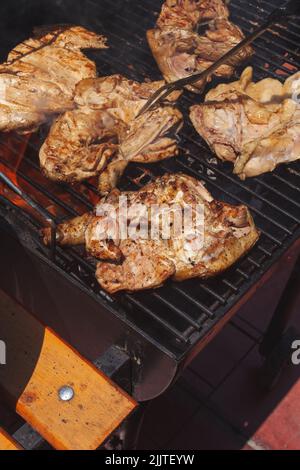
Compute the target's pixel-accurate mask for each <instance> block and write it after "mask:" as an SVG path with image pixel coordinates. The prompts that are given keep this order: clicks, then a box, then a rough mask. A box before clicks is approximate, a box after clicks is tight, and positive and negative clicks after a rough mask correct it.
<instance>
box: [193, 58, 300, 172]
mask: <svg viewBox="0 0 300 470" xmlns="http://www.w3.org/2000/svg"><path fill="white" fill-rule="evenodd" d="M252 76H253V71H252V68H251V67H248V68H247V69H245V70H244V72H243V74H242V76H241V78H240V80H239V81H236V82H233V83H229V84H221V85H219V86H217V87H216V88H215V89H213V90H210V91H209V93H208V94H207V95H206V97H205V102H204V103H203V104H200V105H196V106H193V107H192V108H191V113H190V117H191V120H192V122H193V124H194V126H195V128H196V130H197V131H198V132H199V134H200V135H201V136H202V137H203V138H204V139H205V140H206V142H207V143H208V144H209V146H210V147H211V149H212V150H213V151H214V152H215V153H216V155H217V156H218V157H219V158H220V159H221V160H227V161H231V162H233V163H234V173H235V174H237V175H238V176H239V177H240V178H241V179H245V178H247V177H251V176H257V175H259V174H261V173H265V172H267V171H272V170H274V169H275V168H276V166H277V165H279V164H280V163H283V162H291V161H294V160H297V159H299V158H300V133H299V128H300V105H299V102H298V101H297V99H296V98H297V90H299V80H300V73H297V74H295V75H293V76H292V77H290V78H288V79H287V80H286V82H285V83H284V84H282V83H281V82H280V81H279V80H275V79H273V78H267V79H264V80H261V81H260V82H257V83H254V82H253V81H252ZM298 93H299V91H298Z"/></svg>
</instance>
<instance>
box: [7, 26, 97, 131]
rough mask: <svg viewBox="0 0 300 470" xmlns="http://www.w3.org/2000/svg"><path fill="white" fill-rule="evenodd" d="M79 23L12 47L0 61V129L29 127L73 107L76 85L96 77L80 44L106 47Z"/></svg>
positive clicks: (28, 129)
mask: <svg viewBox="0 0 300 470" xmlns="http://www.w3.org/2000/svg"><path fill="white" fill-rule="evenodd" d="M105 42H106V40H105V38H104V37H103V36H100V35H98V34H96V33H93V32H91V31H88V30H86V29H84V28H82V27H80V26H73V27H69V28H67V29H66V28H65V29H62V28H60V29H53V31H51V32H49V33H45V34H43V35H40V36H39V37H35V38H31V39H28V40H26V41H24V42H23V43H21V44H19V45H18V46H16V47H15V48H14V49H13V50H12V51H11V52H10V53H9V55H8V58H7V61H6V62H5V63H3V64H1V65H0V131H11V130H18V131H22V132H24V131H30V130H32V129H35V128H37V127H38V126H39V125H40V124H41V123H42V122H44V121H45V120H46V119H47V117H49V116H50V115H52V114H57V113H61V112H64V111H66V110H68V109H72V108H73V107H74V103H73V96H74V91H75V86H76V84H77V83H78V82H80V81H81V80H83V79H85V78H89V77H91V78H92V77H96V66H95V64H94V62H92V61H91V60H89V59H88V58H87V57H86V56H85V55H84V54H83V52H82V51H81V49H86V48H95V49H103V48H105V47H106V45H105Z"/></svg>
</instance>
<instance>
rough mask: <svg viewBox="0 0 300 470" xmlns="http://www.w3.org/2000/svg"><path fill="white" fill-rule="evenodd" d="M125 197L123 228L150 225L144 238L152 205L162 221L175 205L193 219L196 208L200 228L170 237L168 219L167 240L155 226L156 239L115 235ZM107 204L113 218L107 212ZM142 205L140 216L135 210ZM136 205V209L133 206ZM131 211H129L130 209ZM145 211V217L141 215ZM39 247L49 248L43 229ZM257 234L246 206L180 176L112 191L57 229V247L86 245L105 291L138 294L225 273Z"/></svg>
mask: <svg viewBox="0 0 300 470" xmlns="http://www.w3.org/2000/svg"><path fill="white" fill-rule="evenodd" d="M120 195H122V196H127V205H128V212H127V214H126V216H125V225H126V226H131V224H132V223H134V224H135V226H136V227H138V226H139V227H142V226H143V225H144V224H145V220H146V219H147V220H148V221H149V220H150V224H148V225H147V231H148V232H147V233H148V234H149V235H150V232H151V230H152V229H153V226H152V225H151V222H152V220H153V219H152V218H150V217H149V213H150V211H151V208H152V207H153V205H159V206H160V207H163V212H161V214H162V219H161V220H162V221H165V220H166V217H167V214H170V211H172V210H173V209H172V208H173V207H174V204H176V207H177V208H178V207H179V210H180V211H182V210H184V208H186V207H187V206H189V207H190V209H191V211H192V218H193V220H195V218H196V213H197V211H198V210H199V206H201V207H202V210H203V225H202V226H201V227H200V229H199V231H198V230H195V231H194V233H193V234H191V232H190V231H187V232H185V231H184V230H182V229H183V227H182V226H180V231H179V232H178V231H176V233H174V231H173V232H172V227H173V224H174V218H172V217H170V218H168V224H169V229H170V236H169V237H168V238H166V237H165V236H163V232H162V227H163V223H160V224H158V226H157V227H158V228H156V229H157V232H156V233H157V235H156V237H153V236H152V237H150V236H144V235H143V236H142V235H140V236H136V232H134V233H135V235H131V236H129V237H125V238H122V237H120V236H119V231H118V230H116V228H117V229H118V228H119V225H117V227H116V225H114V223H113V222H112V221H113V220H116V221H117V224H119V223H120V222H119V221H120V220H122V217H124V214H123V213H121V216H120V217H119V214H120V213H119V212H118V211H120V206H119V196H120ZM107 203H109V204H111V205H112V206H113V207H114V208H115V211H116V215H117V217H116V219H112V214H111V212H110V213H108V212H107V206H105V204H107ZM140 204H143V207H144V208H146V209H145V210H144V211H140V212H139V211H137V210H136V207H140V206H139V205H140ZM137 205H138V206H137ZM131 209H132V210H131ZM145 211H146V212H145ZM43 236H44V242H45V243H46V244H49V243H50V240H51V233H50V230H49V229H44V230H43ZM258 237H259V232H258V231H257V229H256V228H255V225H254V222H253V219H252V217H251V215H250V213H249V211H248V209H247V208H246V207H245V206H231V205H229V204H225V203H223V202H220V201H216V200H214V199H213V198H212V196H211V195H210V193H209V192H208V191H207V190H206V189H205V187H204V186H203V184H202V183H201V182H200V181H198V180H196V179H195V178H192V177H190V176H187V175H184V174H173V175H172V174H171V175H169V174H166V175H164V176H163V177H161V178H157V179H156V180H154V181H153V182H151V183H149V184H148V185H146V186H144V187H143V188H141V189H140V190H139V191H135V192H127V193H120V192H119V191H118V190H114V191H113V192H112V193H110V195H109V196H107V197H106V198H103V200H102V201H101V202H100V203H99V204H98V206H97V207H96V212H95V214H85V215H83V216H81V217H79V218H76V219H73V220H72V221H70V222H66V223H64V224H61V225H60V226H59V227H58V237H57V239H58V243H60V244H61V245H74V244H80V243H82V242H83V241H84V242H85V246H86V250H87V251H88V253H90V254H91V255H92V256H94V257H96V258H97V259H99V260H100V261H99V262H98V264H97V270H96V277H97V280H98V282H99V284H100V285H101V286H102V287H103V288H104V289H105V290H107V291H108V292H110V293H114V292H117V291H120V290H127V291H137V290H141V289H148V288H154V287H159V286H160V285H162V284H163V282H164V281H166V280H167V279H168V278H172V279H174V280H175V281H183V280H185V279H190V278H193V277H202V278H208V277H211V276H215V275H217V274H218V273H220V272H222V271H224V270H225V269H227V268H229V267H230V266H231V265H232V264H233V263H235V262H236V261H237V260H238V259H239V258H240V257H241V256H242V255H244V254H245V253H246V252H247V251H248V250H249V249H250V248H251V247H252V246H253V245H254V244H255V243H256V241H257V239H258Z"/></svg>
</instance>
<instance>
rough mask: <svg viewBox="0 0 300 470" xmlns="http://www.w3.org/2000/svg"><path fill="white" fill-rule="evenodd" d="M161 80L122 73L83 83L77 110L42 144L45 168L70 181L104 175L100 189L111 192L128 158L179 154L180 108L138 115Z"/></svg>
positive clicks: (142, 159) (77, 96) (59, 122)
mask: <svg viewBox="0 0 300 470" xmlns="http://www.w3.org/2000/svg"><path fill="white" fill-rule="evenodd" d="M162 84H163V82H152V83H138V82H134V81H132V80H128V79H126V78H124V77H122V76H120V75H113V76H110V77H105V78H98V79H87V80H83V81H81V82H80V83H79V84H78V86H77V87H76V93H75V98H74V101H75V103H76V105H77V109H75V110H73V111H67V112H66V113H64V114H63V115H62V116H60V117H59V118H58V119H57V120H56V122H55V123H54V124H53V126H52V128H51V130H50V133H49V135H48V137H47V139H46V141H45V143H44V145H43V146H42V148H41V151H40V162H41V166H42V169H43V172H44V173H45V174H46V175H47V176H48V177H49V178H51V179H53V180H58V181H67V182H71V183H72V182H75V181H82V180H84V179H87V178H89V177H91V176H96V175H99V190H100V192H101V193H102V194H107V193H108V192H109V191H110V190H111V189H112V188H114V187H115V186H116V184H117V182H118V179H119V178H120V177H121V175H122V173H123V172H124V170H125V168H126V166H127V164H128V163H129V162H143V163H148V162H155V161H159V160H162V159H164V158H168V157H171V156H174V155H176V153H177V144H176V140H175V136H176V133H177V132H178V130H179V128H180V127H181V125H182V119H183V118H182V115H181V113H180V112H179V111H178V110H177V109H175V108H173V107H172V106H170V105H166V106H161V107H159V108H156V109H154V110H153V111H149V112H148V113H145V114H143V115H142V116H140V117H138V118H136V116H137V114H138V113H139V111H140V110H141V108H142V107H143V105H144V104H145V102H146V101H147V99H148V98H149V97H150V96H151V94H152V93H153V92H154V91H156V90H157V89H158V88H160V87H161V86H162ZM176 97H177V94H175V95H173V97H171V98H170V99H171V100H174V99H175V98H176Z"/></svg>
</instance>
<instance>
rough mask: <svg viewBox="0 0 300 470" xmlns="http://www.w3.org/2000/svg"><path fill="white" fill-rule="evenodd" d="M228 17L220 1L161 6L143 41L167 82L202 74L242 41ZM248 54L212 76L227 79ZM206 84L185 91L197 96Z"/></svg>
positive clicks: (183, 0)
mask: <svg viewBox="0 0 300 470" xmlns="http://www.w3.org/2000/svg"><path fill="white" fill-rule="evenodd" d="M228 16H229V12H228V8H227V6H226V4H225V2H224V1H223V0H213V1H209V0H207V1H206V0H205V1H200V2H199V1H195V0H170V1H167V2H165V4H164V5H163V8H162V12H161V15H160V17H159V19H158V21H157V25H156V28H155V29H151V30H149V31H148V32H147V38H148V42H149V45H150V48H151V50H152V53H153V55H154V58H155V60H156V62H157V64H158V66H159V68H160V70H161V72H162V74H163V76H164V78H165V80H166V81H167V82H171V81H174V80H178V79H180V78H184V77H187V76H189V75H192V74H193V73H196V72H198V71H201V70H205V69H206V68H208V67H209V66H210V65H211V64H212V63H214V62H215V61H216V60H218V59H219V58H220V57H221V56H223V55H224V54H225V53H226V52H227V51H229V50H230V49H232V48H233V47H234V46H235V45H236V44H238V43H239V42H240V41H241V40H242V39H243V37H244V35H243V33H242V31H241V30H240V29H239V28H238V27H237V26H236V25H234V24H233V23H231V22H230V21H229V20H228ZM201 24H205V25H206V27H205V28H204V29H203V31H202V32H201V33H200V32H199V31H198V30H197V28H199V25H201ZM202 28H203V26H202ZM251 54H252V48H251V47H246V48H245V49H243V50H242V51H241V52H240V53H239V54H237V55H236V56H235V57H234V58H233V59H231V60H230V61H229V62H228V64H225V65H222V66H221V67H219V69H218V70H217V71H216V72H215V75H217V76H221V77H230V76H231V75H232V74H233V72H234V67H236V66H237V65H238V64H239V63H240V62H242V61H243V60H245V59H247V58H248V57H249V56H251ZM206 82H207V80H206V81H199V82H198V83H196V84H195V85H193V86H188V88H189V89H190V90H191V91H194V92H200V91H202V90H203V88H204V86H205V84H206Z"/></svg>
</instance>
